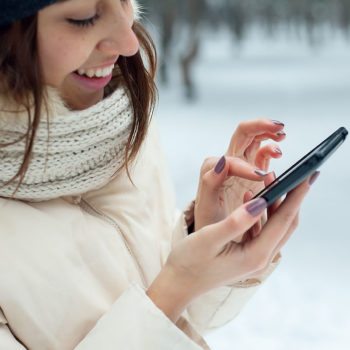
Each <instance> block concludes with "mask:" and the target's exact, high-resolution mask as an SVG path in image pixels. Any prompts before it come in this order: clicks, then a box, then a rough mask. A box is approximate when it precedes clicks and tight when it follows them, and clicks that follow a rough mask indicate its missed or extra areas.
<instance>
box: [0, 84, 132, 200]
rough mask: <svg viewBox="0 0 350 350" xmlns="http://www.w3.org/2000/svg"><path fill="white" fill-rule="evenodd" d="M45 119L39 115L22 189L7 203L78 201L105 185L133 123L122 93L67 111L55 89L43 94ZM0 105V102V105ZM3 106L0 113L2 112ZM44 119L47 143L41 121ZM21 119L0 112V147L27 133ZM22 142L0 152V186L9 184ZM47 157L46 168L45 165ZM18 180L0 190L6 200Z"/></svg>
mask: <svg viewBox="0 0 350 350" xmlns="http://www.w3.org/2000/svg"><path fill="white" fill-rule="evenodd" d="M48 96H49V104H50V105H49V107H50V108H49V110H50V112H49V114H48V115H42V116H41V120H40V125H39V128H38V130H37V134H36V138H35V141H34V147H33V153H32V159H31V162H30V165H29V168H28V171H27V174H26V176H25V177H24V181H23V183H22V185H21V186H20V187H19V189H18V191H17V193H16V194H15V196H14V197H13V198H16V199H21V200H25V201H31V202H38V201H45V200H50V199H53V198H58V197H61V196H66V195H79V194H82V193H84V192H87V191H89V190H93V189H98V188H101V187H103V186H104V185H105V184H107V183H108V182H109V181H110V180H111V177H112V175H113V174H114V173H115V172H116V170H117V169H118V168H119V167H120V165H121V163H122V161H123V160H124V156H125V154H124V153H125V146H126V142H127V139H128V137H129V134H130V131H131V126H132V122H133V112H132V108H131V104H130V100H129V97H128V95H127V92H126V90H125V88H124V87H119V88H118V89H117V90H116V91H114V92H113V93H112V94H111V95H110V96H108V97H106V98H105V99H103V100H102V101H100V102H98V103H97V104H95V105H94V106H92V107H90V108H88V109H85V110H82V111H76V112H74V111H71V110H69V109H68V108H67V107H66V106H65V105H64V103H63V101H62V99H61V98H60V97H59V95H58V93H57V92H56V90H55V89H52V88H48ZM0 102H3V101H1V100H0ZM3 105H4V104H3V103H1V105H0V109H3V108H2V107H3ZM46 117H48V118H49V140H48V129H47V118H46ZM27 119H28V118H27V113H26V112H24V111H21V112H20V113H17V114H15V115H14V114H13V113H6V112H4V111H1V112H0V143H1V144H3V143H8V142H13V141H15V140H17V139H18V138H19V137H20V136H21V135H23V134H24V133H25V131H26V130H27V122H28V121H27ZM24 147H25V138H24V139H23V140H21V141H20V142H18V143H15V144H13V145H11V146H6V147H5V148H0V186H3V185H4V182H6V181H8V180H9V179H11V178H12V177H13V176H14V175H15V174H16V173H17V171H18V170H19V167H20V164H21V163H22V161H23V150H24ZM46 156H47V164H45V161H46ZM17 184H18V179H16V181H15V182H14V183H12V184H10V185H7V186H6V187H3V188H0V196H2V197H10V196H11V195H12V194H13V192H14V190H15V188H16V185H17Z"/></svg>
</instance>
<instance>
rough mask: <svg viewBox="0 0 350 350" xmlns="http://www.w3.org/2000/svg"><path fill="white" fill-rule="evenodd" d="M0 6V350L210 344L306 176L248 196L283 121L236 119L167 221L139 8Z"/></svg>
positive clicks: (291, 210)
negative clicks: (271, 200)
mask: <svg viewBox="0 0 350 350" xmlns="http://www.w3.org/2000/svg"><path fill="white" fill-rule="evenodd" d="M0 7H1V8H0V27H1V29H0V45H1V48H0V76H1V79H0V82H1V90H0V92H1V93H0V103H1V105H0V106H1V108H0V109H1V112H0V140H1V148H0V164H1V167H0V185H1V189H0V196H1V198H0V242H1V244H0V276H1V278H0V348H1V349H6V350H12V349H16V350H17V349H34V350H41V349H60V350H63V349H78V350H86V349H121V348H123V349H153V350H156V349H186V350H188V349H208V345H207V344H206V343H205V341H204V339H203V338H202V335H203V334H205V332H207V331H209V330H211V329H214V328H217V327H219V326H221V325H224V324H225V323H227V322H229V321H230V320H232V319H233V318H234V317H235V316H236V315H237V314H238V312H239V311H240V309H241V308H242V307H243V305H244V304H245V302H246V301H247V300H248V299H249V297H250V296H251V295H252V294H253V293H254V292H255V290H256V289H257V288H258V286H259V285H260V284H261V282H262V281H263V280H265V279H266V277H267V276H268V275H269V274H270V273H271V272H272V270H273V269H274V268H275V266H276V265H277V263H278V261H279V258H280V254H279V251H280V249H281V247H282V246H283V245H284V244H285V242H286V241H287V240H288V238H289V237H290V235H291V234H292V232H293V231H294V230H295V228H296V226H297V222H298V212H299V208H300V205H301V203H302V200H303V198H304V197H305V195H306V193H307V192H308V190H309V187H310V184H311V183H312V182H313V181H314V180H315V179H316V177H317V175H318V174H317V173H316V174H314V175H313V176H312V177H311V178H310V179H308V181H305V182H304V183H303V184H301V185H300V186H299V187H298V188H297V189H295V190H294V191H292V192H291V193H290V194H289V195H288V196H287V198H286V199H285V200H284V201H283V203H282V202H278V203H276V204H275V205H274V206H273V207H270V208H269V209H268V210H267V212H266V202H265V201H264V200H263V199H258V200H253V201H251V200H250V199H251V198H252V196H253V193H255V192H256V191H258V190H259V189H260V188H261V187H262V186H263V185H264V184H265V185H266V184H268V183H270V182H271V181H272V180H273V179H274V175H273V174H272V173H267V172H266V171H267V169H268V167H269V160H270V159H271V158H272V157H273V158H278V157H280V156H281V152H280V151H279V149H278V148H277V147H276V146H274V145H272V144H271V145H268V146H264V147H261V141H262V140H264V139H273V140H275V141H281V140H283V139H284V137H285V133H284V132H283V129H284V125H283V123H281V122H278V121H271V120H268V119H260V120H255V121H248V122H243V123H241V124H240V125H239V126H238V128H237V129H236V131H235V132H234V134H233V136H232V139H231V142H230V145H229V148H228V151H227V152H226V154H225V156H223V157H221V158H220V159H219V158H208V159H207V160H206V161H205V162H204V163H203V166H202V169H201V173H200V181H199V187H198V193H197V196H196V198H195V200H194V201H192V202H191V204H190V205H189V207H188V208H187V209H186V210H185V211H184V212H183V213H181V212H179V211H178V210H176V209H175V199H174V193H173V189H172V187H171V183H170V181H169V176H168V173H167V171H166V167H165V162H164V160H163V154H162V151H161V149H160V145H159V140H158V133H157V127H156V125H155V124H154V121H151V114H152V111H153V107H154V102H155V98H156V88H155V86H154V77H155V70H156V55H155V51H154V46H153V43H152V40H151V38H150V37H149V36H148V34H147V32H146V31H145V30H144V29H143V28H142V26H141V25H140V23H139V22H138V19H139V11H138V7H137V5H136V3H135V2H134V1H131V2H130V1H128V0H125V1H115V0H100V1H98V0H64V1H55V0H31V1H28V0H19V1H16V3H14V2H13V1H10V0H5V1H2V2H1V5H0ZM141 53H142V54H144V55H145V58H147V59H148V63H149V68H148V69H147V68H146V67H145V65H144V63H143V60H144V58H143V57H142V55H141ZM16 180H18V181H16ZM243 202H245V203H243ZM189 233H190V234H189ZM232 342H234V339H233V340H232Z"/></svg>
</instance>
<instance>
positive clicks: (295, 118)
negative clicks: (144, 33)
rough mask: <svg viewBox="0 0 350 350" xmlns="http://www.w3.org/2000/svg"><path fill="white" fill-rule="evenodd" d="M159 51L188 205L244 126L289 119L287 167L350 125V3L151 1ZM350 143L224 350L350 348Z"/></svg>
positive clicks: (162, 89) (166, 119)
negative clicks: (205, 170)
mask: <svg viewBox="0 0 350 350" xmlns="http://www.w3.org/2000/svg"><path fill="white" fill-rule="evenodd" d="M139 2H140V3H141V5H142V8H143V23H144V25H145V26H146V27H147V28H148V30H149V31H150V32H151V34H152V37H153V39H154V40H155V42H156V45H157V49H158V53H159V70H158V76H157V83H158V89H159V93H160V100H159V104H158V105H157V108H156V110H155V115H154V118H156V119H157V122H158V125H159V128H160V131H161V138H162V143H163V146H164V152H165V155H166V157H167V159H168V164H169V169H170V172H171V176H172V178H173V181H174V185H175V189H176V194H177V204H178V207H179V208H184V207H185V206H186V205H187V204H188V203H189V202H190V200H191V199H193V198H195V195H196V192H197V185H198V178H199V169H200V167H201V165H202V162H203V161H204V159H205V158H206V157H208V156H216V157H221V156H222V155H223V154H224V153H225V152H226V149H227V147H228V145H229V141H230V139H231V136H232V134H233V132H234V130H235V129H236V127H237V125H238V124H239V122H241V121H243V120H247V119H255V118H260V117H264V118H271V119H276V120H280V121H282V122H284V123H285V125H286V127H285V132H286V133H287V138H286V140H285V141H283V142H282V143H281V144H280V148H281V149H282V152H283V154H284V155H283V158H281V159H280V160H273V161H272V163H271V170H275V172H276V174H277V175H279V174H281V173H282V172H283V171H284V170H285V169H287V168H288V167H289V166H290V165H291V164H292V163H294V162H295V161H297V160H298V159H299V158H300V157H301V156H303V155H304V154H305V153H306V152H307V151H309V150H310V149H311V148H313V147H314V146H316V145H317V144H318V143H320V142H321V141H323V139H325V138H326V137H327V136H328V135H329V134H330V133H331V132H333V131H335V130H336V129H337V128H338V127H340V126H345V127H347V128H348V129H350V0H305V1H302V0H278V1H277V0H275V1H273V0H244V1H237V0H162V1H156V0H139ZM349 154H350V141H349V140H347V141H346V142H345V143H344V144H343V145H342V146H341V148H340V149H339V150H338V151H337V152H336V153H335V154H334V155H333V156H332V158H331V159H329V160H328V161H327V163H326V164H324V165H323V166H322V167H321V169H320V170H321V176H320V178H319V180H318V181H317V182H316V183H315V185H314V186H313V188H312V190H311V192H310V194H309V196H308V198H307V200H306V201H305V203H304V204H303V211H302V213H301V218H300V224H299V227H298V229H297V231H296V232H295V234H294V235H293V237H292V238H291V239H290V241H289V242H288V245H286V246H285V248H284V249H283V251H282V255H283V259H282V262H281V264H280V266H279V267H278V268H277V270H276V271H275V272H274V273H273V274H272V275H271V276H270V278H269V279H268V280H267V281H266V283H265V284H264V285H263V286H262V287H261V288H260V289H259V291H258V292H257V293H256V294H255V296H254V297H253V299H252V300H251V301H250V302H249V304H248V305H247V306H246V307H245V308H244V309H243V311H242V312H241V314H240V315H239V316H238V317H237V318H236V319H235V320H233V321H232V322H230V323H229V324H227V325H226V326H224V327H222V328H221V329H219V330H216V331H214V332H212V333H211V334H209V335H207V336H206V340H207V342H208V344H209V345H210V346H211V347H212V348H213V350H214V349H215V350H228V349H230V350H231V349H239V350H255V349H256V350H258V349H259V350H265V349H269V350H274V349H276V350H277V349H278V350H279V349H282V348H283V349H284V350H295V349H298V350H313V349H315V350H316V349H317V350H330V349H337V350H345V349H349V348H350V332H349V330H350V278H349V277H350V229H349V225H348V223H347V219H348V217H347V216H348V215H349V213H350V203H349V200H348V198H349V195H350V184H349V180H350V165H349V162H350V157H349Z"/></svg>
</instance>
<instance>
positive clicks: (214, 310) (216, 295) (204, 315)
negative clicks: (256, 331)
mask: <svg viewBox="0 0 350 350" xmlns="http://www.w3.org/2000/svg"><path fill="white" fill-rule="evenodd" d="M193 211H194V201H192V202H191V203H190V204H189V205H188V206H187V208H186V210H185V211H184V212H181V211H180V210H178V209H176V211H175V218H174V222H175V224H174V229H173V236H172V243H171V244H172V247H174V246H175V245H176V242H178V241H179V240H181V239H184V238H185V237H186V236H187V235H188V227H189V226H190V225H191V224H192V223H193V217H194V213H193ZM280 259H281V254H280V253H278V254H277V256H276V257H275V259H274V260H273V262H272V263H271V264H270V266H269V268H268V269H267V271H266V272H265V274H264V275H263V276H262V277H261V278H260V279H250V280H245V281H242V282H240V283H236V284H234V285H228V286H223V287H220V288H216V289H215V290H213V291H210V292H209V293H206V294H204V295H201V296H200V297H199V298H197V299H196V300H194V301H193V302H192V303H191V305H190V306H189V307H188V308H187V310H186V311H187V317H188V319H189V322H190V323H191V324H192V325H193V326H194V327H195V328H196V329H197V331H198V332H199V333H200V334H202V335H205V334H207V333H208V332H210V331H211V330H214V329H216V328H219V327H222V326H223V325H225V324H226V323H228V322H230V321H231V320H233V319H234V318H235V317H236V316H237V315H238V314H239V312H240V311H241V310H242V308H243V307H244V305H245V304H246V303H247V302H248V301H249V299H250V298H251V297H252V296H253V295H254V294H255V292H256V291H257V290H258V289H259V286H260V285H261V284H262V283H263V282H264V281H265V280H266V278H267V277H268V276H269V275H270V274H271V273H272V272H273V271H274V269H275V268H276V266H277V265H278V264H279V262H280Z"/></svg>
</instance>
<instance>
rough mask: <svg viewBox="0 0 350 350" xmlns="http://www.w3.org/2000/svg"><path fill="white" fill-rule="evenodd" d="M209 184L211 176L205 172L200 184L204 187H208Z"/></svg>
mask: <svg viewBox="0 0 350 350" xmlns="http://www.w3.org/2000/svg"><path fill="white" fill-rule="evenodd" d="M210 183H211V176H210V174H209V173H208V172H207V173H205V174H204V175H203V176H202V184H203V185H204V186H208V185H210Z"/></svg>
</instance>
